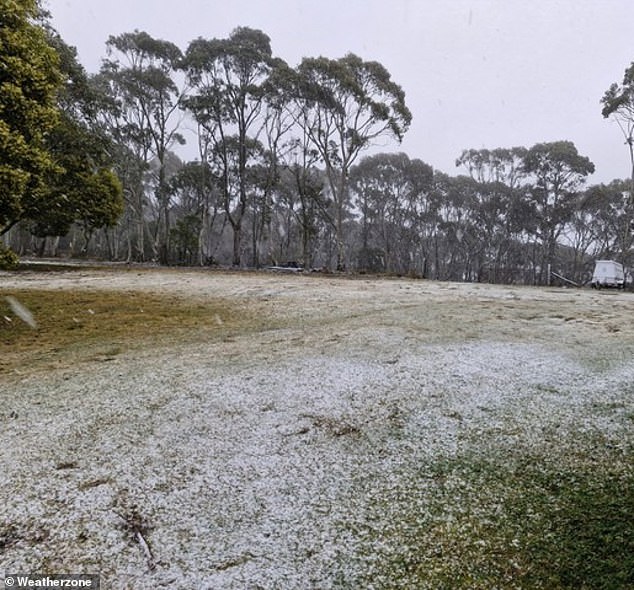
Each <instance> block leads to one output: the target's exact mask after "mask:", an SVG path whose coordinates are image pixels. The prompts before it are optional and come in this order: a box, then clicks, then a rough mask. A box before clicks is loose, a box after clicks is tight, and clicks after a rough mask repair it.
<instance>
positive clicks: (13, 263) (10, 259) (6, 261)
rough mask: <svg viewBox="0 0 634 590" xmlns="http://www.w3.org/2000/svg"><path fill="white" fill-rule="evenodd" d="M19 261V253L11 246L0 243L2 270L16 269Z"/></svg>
mask: <svg viewBox="0 0 634 590" xmlns="http://www.w3.org/2000/svg"><path fill="white" fill-rule="evenodd" d="M19 263H20V259H19V258H18V255H17V254H16V253H15V252H14V251H13V250H11V249H10V248H7V247H6V246H3V245H2V244H0V270H14V269H16V268H17V267H18V264H19Z"/></svg>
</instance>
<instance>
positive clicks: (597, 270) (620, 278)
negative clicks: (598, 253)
mask: <svg viewBox="0 0 634 590" xmlns="http://www.w3.org/2000/svg"><path fill="white" fill-rule="evenodd" d="M590 286H591V287H592V288H594V289H601V288H602V287H614V288H616V289H623V287H624V286H625V275H624V273H623V265H622V264H620V263H618V262H614V260H597V261H596V263H595V265H594V273H593V274H592V282H591V283H590Z"/></svg>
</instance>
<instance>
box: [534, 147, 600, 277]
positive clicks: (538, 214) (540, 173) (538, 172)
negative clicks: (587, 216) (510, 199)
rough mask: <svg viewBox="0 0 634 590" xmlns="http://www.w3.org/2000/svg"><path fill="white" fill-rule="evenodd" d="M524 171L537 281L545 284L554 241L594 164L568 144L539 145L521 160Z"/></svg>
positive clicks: (553, 255)
mask: <svg viewBox="0 0 634 590" xmlns="http://www.w3.org/2000/svg"><path fill="white" fill-rule="evenodd" d="M524 172H525V173H526V174H527V175H529V176H530V178H531V179H532V184H531V185H530V186H529V187H528V190H527V194H528V198H529V200H530V202H531V204H532V205H533V207H534V212H535V218H536V220H537V225H538V227H537V229H538V235H537V237H538V240H539V243H540V247H541V256H540V262H539V266H538V268H537V276H536V280H537V282H538V283H539V284H544V282H545V281H546V278H547V270H548V266H549V265H552V264H553V263H554V262H555V253H556V248H557V240H558V238H559V237H560V235H561V232H562V231H563V229H564V227H565V224H566V223H567V222H568V220H569V219H570V216H571V215H572V213H573V211H574V206H575V198H576V196H577V194H578V192H579V191H580V189H581V188H582V186H583V184H584V182H585V179H586V177H587V176H588V175H589V174H592V173H593V172H594V164H593V163H592V162H591V161H590V160H589V159H588V158H587V157H585V156H582V155H580V154H579V153H578V152H577V148H576V147H575V145H574V144H573V143H572V142H570V141H557V142H553V143H539V144H536V145H534V146H533V147H532V148H530V149H529V150H528V152H527V153H526V156H525V157H524Z"/></svg>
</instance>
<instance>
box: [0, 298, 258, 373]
mask: <svg viewBox="0 0 634 590" xmlns="http://www.w3.org/2000/svg"><path fill="white" fill-rule="evenodd" d="M6 296H11V297H14V298H15V299H17V300H18V301H19V302H20V303H21V304H22V305H23V306H25V307H27V308H28V309H29V311H30V312H31V313H32V314H33V316H34V318H35V321H36V322H37V329H33V328H31V327H29V326H28V325H27V324H25V323H24V322H23V321H21V320H20V319H19V318H18V317H17V316H16V315H14V313H13V312H12V311H11V309H10V306H9V303H8V302H7V300H6ZM266 322H269V323H270V320H267V319H266V317H265V316H263V315H262V314H257V311H256V310H255V309H253V308H251V309H244V307H243V306H241V305H240V304H239V303H237V302H234V301H230V300H226V299H221V298H216V299H206V300H204V301H203V300H193V299H190V300H184V299H180V298H178V297H175V296H168V295H158V294H153V293H147V292H141V291H135V292H125V291H102V290H99V291H87V290H77V291H66V290H63V291H62V290H35V289H33V290H31V289H23V290H0V374H3V373H4V374H7V373H9V372H13V371H18V372H23V371H27V370H28V371H31V370H37V369H45V370H50V369H52V368H53V369H55V368H65V367H67V366H69V365H71V364H73V365H74V364H76V363H77V362H84V361H91V360H110V359H112V358H114V357H116V356H118V355H120V354H124V353H126V352H128V351H131V350H140V349H143V348H148V347H160V346H163V345H171V344H175V343H178V342H182V341H185V340H188V341H200V340H206V341H209V340H212V341H213V340H223V339H230V338H232V337H234V336H237V335H239V334H243V333H247V332H249V331H253V330H260V329H264V328H265V327H266V325H267V323H266Z"/></svg>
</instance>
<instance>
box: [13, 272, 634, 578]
mask: <svg viewBox="0 0 634 590" xmlns="http://www.w3.org/2000/svg"><path fill="white" fill-rule="evenodd" d="M7 296H9V297H13V298H15V300H17V301H19V302H20V303H21V304H22V305H24V306H25V307H27V308H28V309H29V310H30V311H31V313H32V314H33V316H34V318H35V320H36V321H37V329H33V328H32V327H30V326H28V325H27V324H25V323H24V322H22V321H21V320H20V318H19V317H18V316H16V315H15V313H14V311H13V310H12V309H11V306H10V305H9V302H8V301H7V300H6V299H5V297H7ZM0 346H1V347H2V350H1V351H0V352H1V354H0V420H1V421H2V423H3V428H2V431H1V432H0V449H3V450H2V454H1V455H0V457H1V461H2V475H1V476H0V478H1V479H0V484H1V485H0V490H2V491H1V492H0V571H4V572H11V571H22V572H24V571H32V572H35V571H49V572H55V571H57V572H59V571H98V572H100V574H101V576H102V584H105V587H106V588H114V589H123V588H134V589H137V588H140V589H144V588H169V587H174V585H176V587H188V588H190V587H191V588H214V589H215V588H222V589H224V588H236V589H237V588H271V589H272V588H290V589H294V588H297V589H300V588H376V589H379V588H381V589H383V588H386V589H387V588H416V589H417V588H430V589H431V588H434V589H435V588H447V589H463V588H464V589H467V588H469V589H471V588H482V589H485V588H486V589H491V588H501V589H504V588H526V589H532V588H544V589H557V588H570V589H573V588H574V589H578V588H587V589H627V588H634V557H633V556H634V526H633V524H632V523H634V444H633V443H634V363H633V362H632V359H633V358H634V356H633V353H634V294H631V293H620V292H619V293H610V292H593V291H589V290H564V289H538V288H520V287H504V286H488V285H468V284H452V283H434V282H429V281H409V280H395V279H394V280H387V279H381V278H368V277H361V278H360V277H357V278H343V277H334V276H315V277H314V276H287V275H272V274H266V273H214V272H211V273H210V272H203V271H187V270H180V271H178V270H164V271H160V270H146V269H134V268H132V269H126V270H121V269H94V268H78V269H75V270H72V271H71V270H64V271H58V272H17V273H4V274H2V275H1V276H0Z"/></svg>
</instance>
